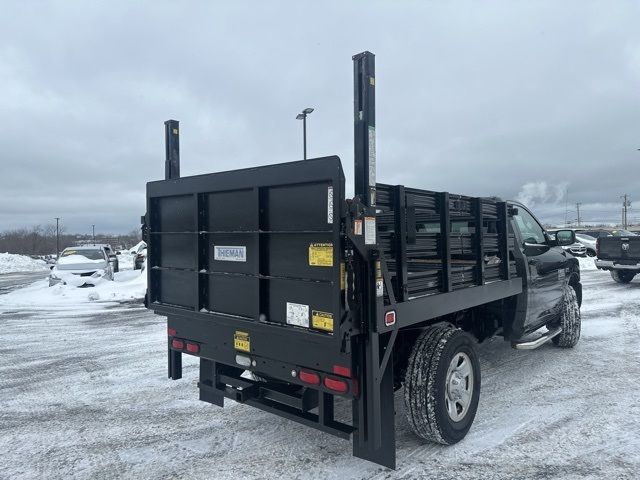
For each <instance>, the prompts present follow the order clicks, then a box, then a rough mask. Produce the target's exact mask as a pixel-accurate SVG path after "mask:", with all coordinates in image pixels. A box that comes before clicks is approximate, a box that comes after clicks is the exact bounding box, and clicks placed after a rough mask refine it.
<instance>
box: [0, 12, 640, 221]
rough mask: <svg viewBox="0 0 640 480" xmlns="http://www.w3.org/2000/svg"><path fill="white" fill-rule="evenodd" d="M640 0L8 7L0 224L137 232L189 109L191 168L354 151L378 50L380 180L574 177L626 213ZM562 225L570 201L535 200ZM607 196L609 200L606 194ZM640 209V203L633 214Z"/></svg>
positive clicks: (437, 182) (595, 198)
mask: <svg viewBox="0 0 640 480" xmlns="http://www.w3.org/2000/svg"><path fill="white" fill-rule="evenodd" d="M639 14H640V9H639V7H638V4H637V3H632V2H617V3H611V2H592V3H590V2H529V3H525V2H507V1H503V2H482V3H478V2H446V3H445V2H439V3H436V2H404V3H399V2H393V3H392V2H386V3H385V2H350V3H348V4H347V3H346V2H322V3H320V2H313V3H312V2H275V3H273V2H269V3H267V2H260V3H258V2H252V3H249V2H246V3H245V2H233V3H231V2H200V3H198V2H189V3H182V2H104V3H99V2H38V3H35V2H34V3H30V2H18V1H16V2H5V3H3V15H2V16H1V17H0V32H2V33H1V36H0V79H1V80H2V91H0V113H1V114H2V118H3V120H4V122H3V127H2V128H1V129H0V145H1V147H2V150H1V153H0V161H1V165H2V171H1V172H0V205H1V206H0V230H2V229H6V228H14V227H18V226H22V225H30V224H33V223H47V222H49V221H51V218H52V217H53V216H61V217H63V219H64V221H65V225H66V226H67V228H68V229H70V230H73V231H75V230H77V231H87V230H88V229H89V228H90V224H92V223H96V224H97V225H98V226H100V227H101V229H102V230H104V231H107V230H111V231H128V230H131V229H132V228H134V227H135V226H136V221H137V219H138V218H139V216H140V214H142V213H143V211H144V184H145V183H146V182H147V181H149V180H153V179H158V178H161V177H162V175H163V154H164V153H163V152H164V148H163V141H164V140H163V125H162V122H163V121H164V120H166V119H167V118H176V119H178V120H180V121H181V125H182V129H181V142H182V144H181V147H182V158H183V167H182V171H183V174H185V175H188V174H197V173H205V172H210V171H217V170H226V169H231V168H239V167H245V166H251V165H259V164H267V163H273V162H279V161H289V160H297V159H299V158H300V157H301V150H302V148H301V132H300V129H301V125H300V123H299V122H297V121H296V120H295V114H296V113H297V112H298V111H299V109H301V108H304V107H306V106H312V107H315V108H316V111H315V112H314V113H313V114H312V115H311V117H310V118H309V125H308V126H309V153H310V155H313V156H321V155H329V154H338V155H340V157H341V158H342V159H343V163H344V166H345V171H346V173H347V175H348V184H349V185H350V183H351V177H350V175H351V172H352V165H351V164H352V157H353V145H352V131H353V128H352V98H351V96H352V79H351V75H352V70H351V68H352V67H351V55H352V54H354V53H357V52H359V51H362V50H365V49H368V50H371V51H373V52H374V53H376V61H377V135H378V138H377V140H378V159H379V174H378V177H379V179H380V180H381V181H384V182H387V183H405V184H407V185H410V186H415V187H420V188H427V189H432V190H449V191H452V192H454V193H464V194H471V195H499V196H503V197H509V198H515V197H516V196H517V195H518V193H519V192H521V191H522V190H523V188H525V187H524V186H525V185H527V184H540V183H541V182H542V183H544V184H546V185H549V186H552V185H564V184H566V185H568V187H567V188H568V191H569V202H568V203H575V202H583V203H584V204H585V214H586V212H588V211H589V208H587V206H591V207H590V209H591V210H592V211H593V217H594V218H595V217H596V216H602V217H607V218H610V219H611V221H615V220H616V219H617V218H619V215H618V207H616V205H617V203H616V202H618V197H619V195H620V194H622V193H628V194H630V195H631V198H632V199H633V198H637V197H638V196H640V192H638V190H637V178H638V174H639V173H640V168H639V167H638V165H639V162H640V157H639V155H640V152H637V151H636V149H637V148H638V147H640V136H639V128H638V126H639V125H640V108H639V107H640V95H639V94H640V89H639V88H638V85H639V80H640V32H639V31H638V29H637V23H638V22H637V19H638V17H639ZM535 202H536V213H538V214H539V215H540V216H541V217H542V219H543V220H544V221H548V222H557V221H562V220H563V219H564V217H565V210H566V208H565V205H564V200H559V201H558V199H557V197H556V196H555V195H548V198H546V199H536V200H535ZM603 205H606V207H604V206H603ZM631 217H632V218H633V214H631Z"/></svg>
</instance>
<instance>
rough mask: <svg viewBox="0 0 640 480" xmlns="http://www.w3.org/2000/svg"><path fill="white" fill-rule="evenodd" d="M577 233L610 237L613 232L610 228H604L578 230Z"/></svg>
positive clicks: (596, 236)
mask: <svg viewBox="0 0 640 480" xmlns="http://www.w3.org/2000/svg"><path fill="white" fill-rule="evenodd" d="M576 233H579V234H580V235H583V236H584V235H586V236H588V237H593V238H600V237H610V236H611V232H610V231H609V230H604V229H602V228H598V229H593V230H576Z"/></svg>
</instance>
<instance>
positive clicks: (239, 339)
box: [233, 330, 251, 352]
mask: <svg viewBox="0 0 640 480" xmlns="http://www.w3.org/2000/svg"><path fill="white" fill-rule="evenodd" d="M233 348H235V349H236V350H240V351H242V352H250V351H251V340H250V339H249V334H248V333H247V332H240V331H238V330H236V333H235V334H234V335H233Z"/></svg>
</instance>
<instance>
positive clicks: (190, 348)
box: [187, 342, 200, 353]
mask: <svg viewBox="0 0 640 480" xmlns="http://www.w3.org/2000/svg"><path fill="white" fill-rule="evenodd" d="M199 351H200V345H198V344H197V343H189V342H187V352H190V353H198V352H199Z"/></svg>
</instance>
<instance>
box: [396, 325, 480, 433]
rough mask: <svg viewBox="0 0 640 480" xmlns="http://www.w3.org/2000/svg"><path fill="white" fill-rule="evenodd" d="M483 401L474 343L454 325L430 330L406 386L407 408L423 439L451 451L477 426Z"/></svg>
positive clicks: (413, 354)
mask: <svg viewBox="0 0 640 480" xmlns="http://www.w3.org/2000/svg"><path fill="white" fill-rule="evenodd" d="M479 398H480V364H479V362H478V357H477V355H476V352H475V348H474V342H473V340H472V339H471V337H469V336H468V335H467V334H466V333H464V332H463V331H462V330H458V329H456V328H454V327H453V326H451V325H437V326H433V327H429V328H427V329H426V330H425V331H424V332H422V334H421V335H420V337H419V338H418V340H417V342H416V343H415V346H414V347H413V350H412V352H411V356H410V358H409V364H408V367H407V372H406V374H405V382H404V404H405V408H406V415H407V419H408V420H409V424H410V425H411V427H412V428H413V431H414V432H415V433H416V435H418V436H419V437H421V438H424V439H425V440H430V441H432V442H437V443H443V444H445V445H451V444H454V443H457V442H459V441H460V440H462V439H463V438H464V437H465V435H466V434H467V432H468V431H469V429H470V428H471V424H472V423H473V419H474V418H475V416H476V410H477V409H478V400H479Z"/></svg>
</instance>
